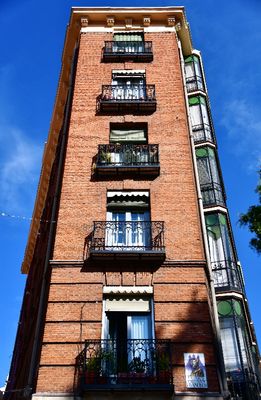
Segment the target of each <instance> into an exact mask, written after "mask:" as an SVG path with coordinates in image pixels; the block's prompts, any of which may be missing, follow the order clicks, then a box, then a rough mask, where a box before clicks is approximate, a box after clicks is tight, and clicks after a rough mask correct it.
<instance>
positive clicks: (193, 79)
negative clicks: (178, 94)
mask: <svg viewBox="0 0 261 400" xmlns="http://www.w3.org/2000/svg"><path fill="white" fill-rule="evenodd" d="M186 87H187V92H188V93H192V92H197V91H199V90H200V91H204V90H205V88H204V84H203V81H202V78H201V76H198V75H195V76H190V77H188V78H186Z"/></svg>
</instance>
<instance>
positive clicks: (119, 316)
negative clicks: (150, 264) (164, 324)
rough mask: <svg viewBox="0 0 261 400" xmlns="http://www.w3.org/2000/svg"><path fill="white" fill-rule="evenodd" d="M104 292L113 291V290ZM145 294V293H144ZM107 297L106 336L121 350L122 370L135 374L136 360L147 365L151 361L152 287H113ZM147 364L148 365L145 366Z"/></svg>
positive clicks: (105, 298) (119, 364) (118, 360)
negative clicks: (132, 367) (133, 366)
mask: <svg viewBox="0 0 261 400" xmlns="http://www.w3.org/2000/svg"><path fill="white" fill-rule="evenodd" d="M104 290H105V291H106V290H107V291H109V290H110V287H105V288H104ZM142 291H144V293H140V292H142ZM112 292H114V293H106V294H104V320H103V337H104V339H108V340H109V343H111V345H113V348H114V349H115V348H116V349H117V350H116V353H117V364H118V366H119V369H122V370H124V369H125V370H126V369H127V370H129V371H131V366H132V364H133V362H134V361H133V360H134V358H135V359H136V360H139V362H140V363H141V364H142V363H143V366H144V369H145V368H146V366H148V365H149V364H150V365H151V362H150V363H149V361H151V360H150V358H151V349H150V348H151V346H152V343H151V339H153V336H154V335H153V327H152V324H153V322H152V315H151V310H152V298H151V294H150V293H152V287H149V286H148V287H142V288H140V289H139V288H138V287H135V286H134V287H123V286H120V287H117V286H115V287H112ZM145 361H146V363H145Z"/></svg>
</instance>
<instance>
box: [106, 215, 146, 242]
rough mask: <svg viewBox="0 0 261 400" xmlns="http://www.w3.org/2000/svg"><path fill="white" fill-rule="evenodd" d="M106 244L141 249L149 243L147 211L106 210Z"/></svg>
mask: <svg viewBox="0 0 261 400" xmlns="http://www.w3.org/2000/svg"><path fill="white" fill-rule="evenodd" d="M107 221H110V222H111V224H108V229H107V237H106V246H108V247H111V246H112V247H113V248H116V247H124V248H125V249H126V250H128V249H129V250H133V249H135V248H137V250H139V249H141V250H143V249H144V248H145V247H147V246H148V244H149V238H150V226H149V224H148V223H147V222H148V221H150V216H149V211H108V212H107Z"/></svg>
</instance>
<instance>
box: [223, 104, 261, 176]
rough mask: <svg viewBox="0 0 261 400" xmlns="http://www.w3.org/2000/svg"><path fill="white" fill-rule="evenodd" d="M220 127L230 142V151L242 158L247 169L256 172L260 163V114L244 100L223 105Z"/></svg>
mask: <svg viewBox="0 0 261 400" xmlns="http://www.w3.org/2000/svg"><path fill="white" fill-rule="evenodd" d="M221 123H222V125H224V126H225V128H226V130H227V132H228V139H229V140H230V142H232V146H231V151H232V152H233V153H234V154H235V155H236V156H238V157H239V156H241V157H244V159H243V161H244V163H245V165H246V166H247V168H248V169H251V170H257V169H258V166H259V165H260V163H261V114H260V113H258V111H257V110H256V109H255V107H253V105H252V104H250V103H248V102H247V101H246V100H243V99H239V100H233V101H232V102H230V103H228V104H225V107H224V110H223V117H222V120H221Z"/></svg>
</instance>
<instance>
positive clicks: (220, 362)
mask: <svg viewBox="0 0 261 400" xmlns="http://www.w3.org/2000/svg"><path fill="white" fill-rule="evenodd" d="M178 47H179V53H180V63H181V73H182V78H183V79H182V81H183V88H184V93H185V96H184V97H185V103H186V110H187V119H188V125H189V133H190V134H189V136H190V144H191V153H192V161H193V166H194V176H195V181H196V188H197V196H198V204H199V213H200V224H201V229H202V236H203V243H204V249H205V256H206V262H207V263H206V264H207V275H208V278H209V279H208V280H209V286H210V294H211V301H212V315H213V318H214V321H213V323H212V326H213V330H214V334H215V338H216V349H217V358H218V365H217V371H218V378H219V383H220V387H221V392H222V395H223V397H224V399H226V398H228V396H229V395H230V393H229V391H228V387H227V379H226V375H225V373H224V371H225V365H224V358H223V352H222V345H221V337H220V326H219V319H218V312H217V301H216V293H215V287H214V278H213V273H212V268H211V261H210V256H209V251H208V238H207V231H206V225H205V218H204V211H203V210H204V209H203V200H202V195H201V189H200V184H199V176H198V168H197V160H196V153H195V147H194V140H193V135H192V126H191V121H190V117H189V104H188V96H187V88H186V79H185V73H184V71H185V67H184V60H183V54H182V48H181V43H180V41H179V40H178Z"/></svg>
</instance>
